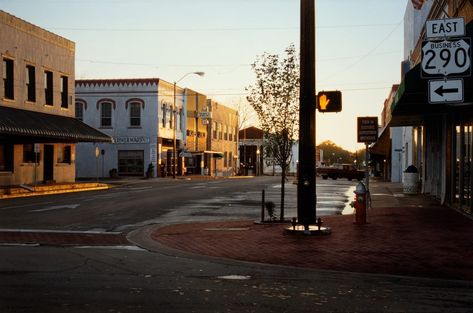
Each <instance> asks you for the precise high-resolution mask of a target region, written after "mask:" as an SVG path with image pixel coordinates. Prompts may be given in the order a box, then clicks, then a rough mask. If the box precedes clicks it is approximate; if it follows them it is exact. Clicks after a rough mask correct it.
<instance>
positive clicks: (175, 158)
mask: <svg viewBox="0 0 473 313" xmlns="http://www.w3.org/2000/svg"><path fill="white" fill-rule="evenodd" d="M191 74H195V75H199V76H204V75H205V73H204V72H189V73H187V74H185V75H184V76H182V77H181V78H180V79H178V80H177V81H175V82H174V93H173V94H174V96H173V102H172V114H173V117H174V123H173V140H172V142H173V150H172V161H173V165H172V178H176V165H177V151H176V148H177V147H176V146H177V145H176V131H177V123H176V115H177V114H176V113H177V112H176V86H177V83H178V82H180V81H181V80H183V79H184V78H185V77H187V76H188V75H191Z"/></svg>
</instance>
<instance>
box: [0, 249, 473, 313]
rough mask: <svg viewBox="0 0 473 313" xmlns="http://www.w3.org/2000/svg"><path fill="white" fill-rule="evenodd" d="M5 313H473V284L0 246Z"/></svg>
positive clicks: (113, 252) (109, 251)
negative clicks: (472, 306) (472, 285)
mask: <svg viewBox="0 0 473 313" xmlns="http://www.w3.org/2000/svg"><path fill="white" fill-rule="evenodd" d="M0 253H1V254H2V258H0V312H2V313H23V312H25V313H26V312H28V313H31V312H48V313H63V312H87V313H96V312H97V313H99V312H100V313H104V312H123V313H127V312H130V313H140V312H219V313H220V312H258V313H266V312H348V311H349V312H449V313H451V312H471V305H472V302H471V284H469V283H467V282H455V281H443V280H429V279H419V278H407V277H396V276H381V275H366V274H364V275H362V274H354V273H344V272H330V271H311V270H305V269H296V268H288V267H277V266H264V265H257V264H249V263H233V262H212V261H208V260H199V259H187V258H185V257H179V256H178V257H175V256H173V255H166V254H162V253H151V252H147V251H130V250H120V249H100V248H53V247H37V248H27V247H2V248H0Z"/></svg>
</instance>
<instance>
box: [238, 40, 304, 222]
mask: <svg viewBox="0 0 473 313" xmlns="http://www.w3.org/2000/svg"><path fill="white" fill-rule="evenodd" d="M285 54H286V55H285V56H284V58H282V59H281V58H280V57H279V55H277V54H268V53H264V54H263V55H261V56H259V57H258V58H257V60H256V62H255V63H254V64H253V65H252V68H253V71H254V72H255V74H256V82H255V84H254V85H251V86H249V87H248V88H247V91H248V92H249V95H248V96H247V100H248V102H249V104H250V105H251V106H252V107H253V109H254V110H255V112H256V114H257V116H258V119H259V121H260V123H261V128H262V129H263V131H264V134H265V138H264V140H265V142H266V143H265V145H266V147H267V148H266V149H263V151H264V153H268V152H270V153H271V154H272V155H267V154H266V155H265V157H272V158H274V160H275V163H276V164H277V165H279V166H280V167H281V214H280V219H281V221H283V220H284V193H285V188H284V183H285V180H286V173H287V170H288V168H289V164H290V162H291V157H292V146H293V144H294V138H295V135H296V134H297V132H298V129H299V101H298V100H299V61H298V58H297V54H296V49H295V47H294V45H293V44H291V45H290V46H289V47H287V48H286V50H285Z"/></svg>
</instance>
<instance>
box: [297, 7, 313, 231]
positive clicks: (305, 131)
mask: <svg viewBox="0 0 473 313" xmlns="http://www.w3.org/2000/svg"><path fill="white" fill-rule="evenodd" d="M300 40H301V45H300V47H301V57H300V107H299V176H298V180H297V183H298V184H297V222H298V224H300V225H304V228H305V229H306V230H308V229H309V225H311V224H312V225H313V224H315V223H316V211H315V207H316V203H317V200H316V186H315V176H316V175H315V170H316V169H315V162H316V159H315V108H316V103H315V0H301V37H300Z"/></svg>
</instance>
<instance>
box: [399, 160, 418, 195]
mask: <svg viewBox="0 0 473 313" xmlns="http://www.w3.org/2000/svg"><path fill="white" fill-rule="evenodd" d="M402 185H403V192H404V193H405V194H411V195H412V194H417V193H418V192H419V171H418V170H417V167H415V166H414V165H410V166H408V167H407V168H406V170H405V171H404V173H403V179H402Z"/></svg>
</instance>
